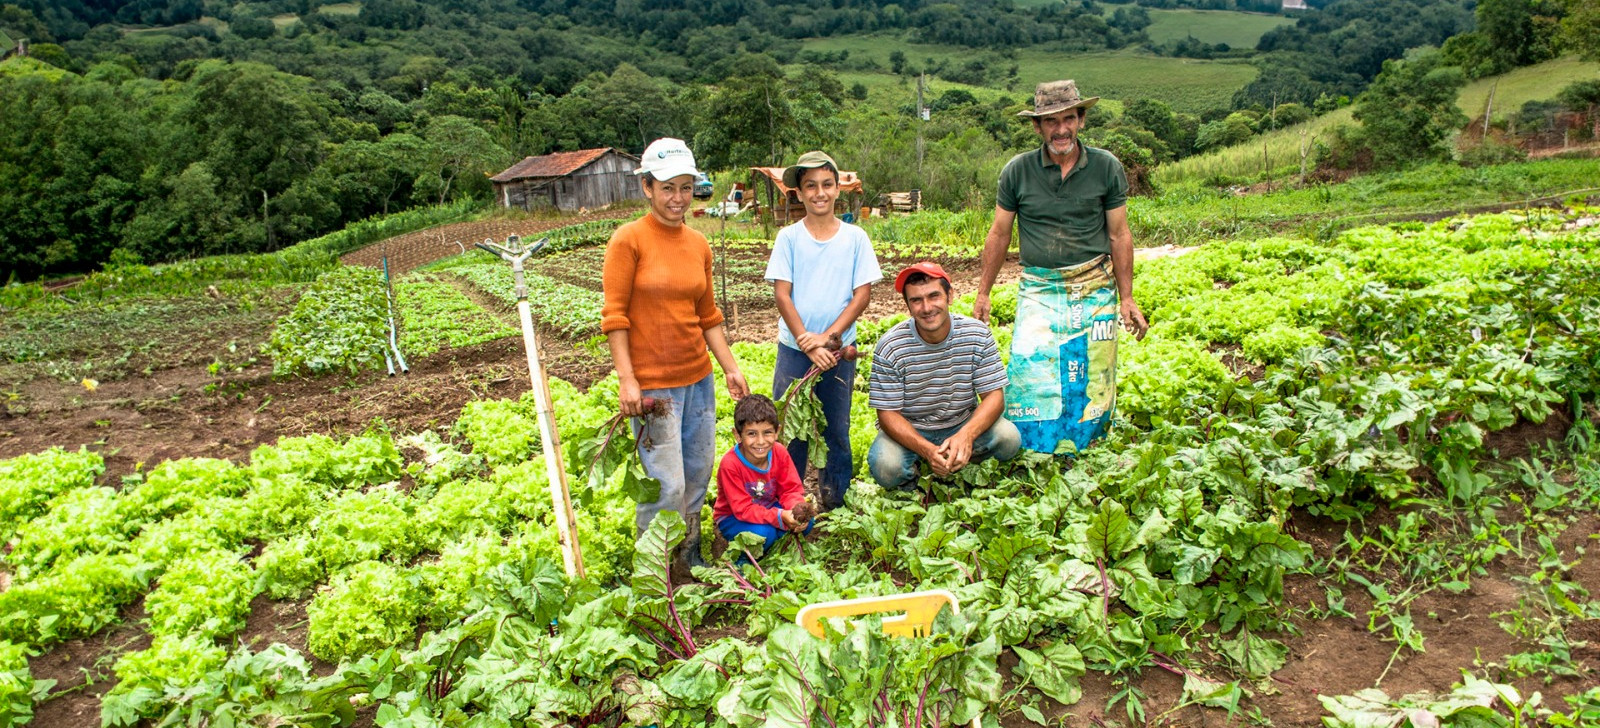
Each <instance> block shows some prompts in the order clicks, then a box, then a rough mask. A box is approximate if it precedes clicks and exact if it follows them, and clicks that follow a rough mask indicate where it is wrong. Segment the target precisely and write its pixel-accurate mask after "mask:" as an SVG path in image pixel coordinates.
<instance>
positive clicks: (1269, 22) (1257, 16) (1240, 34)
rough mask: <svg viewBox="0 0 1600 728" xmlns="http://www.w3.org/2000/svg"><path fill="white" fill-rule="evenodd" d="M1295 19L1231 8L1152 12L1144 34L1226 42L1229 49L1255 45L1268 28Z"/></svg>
mask: <svg viewBox="0 0 1600 728" xmlns="http://www.w3.org/2000/svg"><path fill="white" fill-rule="evenodd" d="M1293 22H1294V19H1293V18H1286V17H1283V16H1282V15H1266V14H1263V13H1241V12H1235V11H1231V10H1161V9H1154V10H1151V11H1150V27H1149V28H1146V29H1145V34H1146V35H1148V36H1150V40H1151V41H1152V42H1155V43H1166V42H1167V41H1173V40H1183V39H1184V38H1187V37H1190V36H1193V37H1194V39H1195V40H1198V41H1200V42H1202V43H1227V44H1228V47H1230V48H1254V47H1256V41H1258V40H1261V36H1262V35H1264V34H1265V33H1266V32H1267V31H1269V30H1272V29H1273V28H1276V27H1278V26H1282V25H1289V24H1291V23H1293Z"/></svg>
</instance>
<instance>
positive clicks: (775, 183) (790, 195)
mask: <svg viewBox="0 0 1600 728" xmlns="http://www.w3.org/2000/svg"><path fill="white" fill-rule="evenodd" d="M783 170H784V168H783V167H751V168H750V191H749V192H747V193H746V194H749V195H754V196H755V200H756V202H757V203H758V204H759V205H761V206H762V207H763V209H764V210H766V211H767V213H768V214H770V215H772V222H773V224H775V225H787V224H788V223H791V222H794V221H796V220H799V219H801V218H803V217H805V216H806V206H805V203H803V202H801V201H800V194H799V191H798V190H795V189H794V188H791V187H789V186H788V185H785V184H784V183H783ZM861 196H862V186H861V177H860V175H857V174H856V173H855V172H846V171H844V170H842V169H841V170H839V199H837V200H835V201H834V203H833V213H834V214H835V215H843V214H844V213H847V212H848V213H854V212H855V211H856V210H857V209H859V208H860V207H861Z"/></svg>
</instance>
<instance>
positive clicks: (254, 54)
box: [0, 0, 1600, 283]
mask: <svg viewBox="0 0 1600 728" xmlns="http://www.w3.org/2000/svg"><path fill="white" fill-rule="evenodd" d="M1163 1H1164V0H1163ZM1227 2H1228V3H1233V4H1231V5H1228V4H1226V3H1225V5H1226V6H1227V7H1234V8H1245V7H1247V6H1245V5H1241V4H1238V3H1237V2H1236V1H1235V0H1227ZM1464 2H1465V0H1336V1H1335V2H1332V3H1330V4H1328V5H1327V7H1325V8H1324V9H1322V10H1320V11H1314V12H1309V13H1307V14H1306V15H1305V16H1304V17H1301V18H1300V19H1298V21H1297V22H1296V23H1295V24H1294V25H1293V26H1286V27H1284V28H1282V29H1280V30H1278V31H1274V32H1272V33H1269V34H1267V36H1266V37H1264V38H1263V39H1262V42H1261V49H1260V52H1259V54H1258V59H1259V60H1258V61H1257V62H1258V63H1259V64H1260V65H1261V67H1262V69H1263V73H1262V75H1261V77H1260V78H1259V79H1258V80H1257V81H1256V82H1255V83H1253V84H1251V85H1250V86H1249V87H1247V88H1245V89H1244V90H1243V91H1241V92H1240V93H1239V94H1238V95H1237V96H1236V97H1235V98H1234V99H1233V100H1232V104H1231V105H1229V106H1227V107H1219V108H1217V109H1213V110H1210V111H1207V112H1204V113H1201V114H1187V113H1175V112H1174V111H1173V110H1172V109H1171V108H1169V107H1167V106H1166V105H1165V104H1162V103H1160V101H1159V100H1153V99H1139V100H1134V99H1129V100H1127V101H1129V102H1130V103H1128V104H1127V106H1126V112H1125V114H1124V115H1123V116H1122V117H1120V118H1111V117H1110V116H1109V115H1108V114H1106V113H1105V112H1103V111H1102V110H1099V109H1097V110H1096V115H1095V116H1094V117H1092V118H1091V129H1092V130H1093V131H1092V135H1091V136H1092V141H1093V143H1097V144H1101V145H1104V146H1107V147H1110V148H1112V149H1113V150H1115V151H1117V152H1118V153H1119V154H1121V155H1123V156H1124V158H1125V160H1127V161H1129V162H1130V163H1133V164H1139V165H1151V164H1156V163H1160V162H1163V161H1167V160H1171V159H1176V158H1179V157H1182V156H1185V155H1187V154H1191V153H1194V152H1196V151H1198V150H1203V149H1207V148H1212V147H1217V146H1225V145H1226V144H1228V143H1231V142H1233V141H1236V140H1237V138H1238V137H1239V136H1240V135H1243V136H1245V137H1248V135H1249V134H1252V133H1256V132H1259V131H1262V130H1264V129H1266V128H1269V127H1270V126H1272V125H1278V126H1282V125H1285V124H1286V123H1292V121H1294V120H1298V119H1303V118H1305V117H1306V116H1309V115H1310V114H1311V113H1312V112H1313V111H1321V110H1325V109H1326V108H1331V107H1332V106H1333V105H1336V103H1337V102H1336V101H1335V99H1336V98H1337V97H1339V96H1354V95H1355V94H1357V93H1359V92H1360V91H1361V90H1362V89H1363V88H1364V87H1365V86H1366V84H1368V83H1370V82H1371V80H1372V79H1373V78H1375V77H1376V76H1377V75H1378V74H1379V72H1380V71H1381V70H1382V69H1383V67H1384V66H1383V64H1384V61H1385V60H1388V59H1392V58H1397V57H1399V56H1400V55H1402V54H1403V53H1404V52H1405V51H1406V50H1407V49H1408V48H1411V47H1415V46H1427V45H1440V44H1443V45H1444V51H1443V53H1444V56H1445V58H1446V59H1447V61H1448V62H1450V63H1455V64H1457V65H1459V63H1458V62H1457V61H1454V60H1449V59H1453V58H1455V57H1456V56H1452V55H1451V54H1452V53H1454V54H1456V55H1460V54H1461V52H1462V49H1470V48H1474V47H1476V46H1471V45H1469V44H1470V43H1476V42H1478V41H1475V40H1471V39H1472V38H1473V37H1475V36H1476V35H1478V34H1481V35H1482V37H1484V38H1493V39H1499V40H1494V41H1489V42H1494V43H1500V42H1501V40H1503V39H1504V38H1506V37H1513V38H1518V39H1523V40H1521V41H1519V43H1520V45H1515V46H1513V50H1510V51H1507V53H1506V54H1505V57H1504V59H1502V60H1503V62H1505V63H1511V64H1517V63H1522V62H1525V61H1527V60H1529V59H1537V58H1543V57H1546V56H1548V54H1549V53H1553V52H1556V50H1558V49H1560V48H1563V47H1568V46H1574V45H1575V44H1578V43H1579V41H1575V40H1568V39H1569V38H1573V37H1576V36H1574V35H1573V33H1575V32H1579V31H1581V29H1582V28H1586V27H1593V26H1595V25H1596V24H1597V23H1600V21H1596V19H1595V17H1594V13H1593V12H1592V11H1590V10H1585V9H1584V7H1585V6H1583V4H1582V2H1581V1H1580V0H1482V1H1480V2H1479V3H1478V5H1477V7H1478V11H1477V16H1478V17H1477V18H1476V19H1475V18H1474V15H1473V13H1472V12H1470V11H1468V10H1466V7H1467V6H1466V5H1465V4H1464ZM1504 3H1509V4H1513V5H1515V4H1516V3H1521V5H1516V7H1513V8H1512V9H1511V10H1510V11H1509V12H1505V13H1502V15H1504V16H1506V17H1507V18H1510V19H1511V20H1509V21H1506V22H1499V21H1497V20H1494V19H1489V20H1488V22H1486V16H1485V13H1486V12H1487V11H1486V10H1485V8H1489V9H1491V10H1495V9H1497V8H1499V7H1500V5H1498V4H1504ZM1145 5H1149V6H1163V7H1165V6H1171V5H1175V6H1181V7H1211V6H1212V5H1213V3H1209V2H1198V3H1197V2H1193V1H1191V0H1172V2H1169V3H1166V4H1165V5H1163V4H1161V2H1149V1H1142V2H1140V3H1139V5H1129V4H1124V5H1120V6H1117V7H1115V8H1114V9H1113V12H1110V13H1107V12H1105V10H1106V8H1105V7H1103V6H1100V5H1098V4H1097V3H1095V2H1092V0H1071V1H1070V2H1066V3H1061V4H1050V5H1044V6H1039V7H1032V8H1017V7H1016V6H1014V5H1012V4H1011V3H1010V2H1007V1H1006V0H981V1H978V2H965V3H962V4H960V5H959V6H958V5H953V4H947V3H926V2H920V1H919V0H909V1H907V2H885V1H884V0H836V1H835V2H830V3H824V4H814V3H813V4H808V3H801V2H793V1H791V0H712V1H711V2H707V3H703V4H694V5H690V4H687V3H684V2H681V0H605V1H604V2H601V1H600V0H367V1H366V2H363V3H361V4H360V5H359V11H357V10H356V6H354V5H351V4H342V5H326V4H324V3H322V2H321V1H320V0H270V1H269V2H256V3H237V4H234V3H225V2H222V0H132V1H128V0H120V1H119V0H68V1H66V2H60V1H54V0H50V1H47V0H15V4H0V29H3V30H5V31H6V32H7V33H8V34H9V35H11V36H12V37H26V38H29V39H30V40H31V41H32V54H31V55H32V57H31V58H29V59H16V60H13V61H8V62H7V63H6V64H5V65H4V66H0V283H3V282H4V281H6V280H11V279H22V280H27V279H31V278H33V277H37V276H40V275H54V274H63V273H70V272H75V271H82V270H86V269H89V268H92V267H94V266H96V265H98V264H99V263H101V262H103V261H105V260H107V259H108V258H109V256H110V255H111V254H112V252H113V251H118V250H120V251H122V254H123V255H124V256H136V257H138V258H141V259H143V260H146V261H150V262H154V261H161V260H170V259H174V258H182V257H189V256H195V255H204V254H213V253H224V252H253V251H261V250H268V249H273V248H277V247H281V246H283V245H287V244H290V243H292V242H295V241H297V240H301V239H305V238H307V237H310V236H314V235H318V234H321V233H324V232H327V231H329V230H333V229H337V228H339V227H342V226H343V225H345V224H348V223H349V222H351V221H354V220H357V219H361V218H364V217H367V216H370V215H375V214H382V213H385V212H392V211H395V210H399V209H404V208H407V207H411V206H415V205H420V204H431V203H437V202H441V201H450V200H453V199H459V198H461V197H474V196H478V197H481V196H484V195H485V194H486V193H487V191H488V184H487V182H486V180H485V179H484V172H486V171H497V170H498V169H500V168H502V167H503V166H505V165H507V164H509V163H510V162H512V161H514V160H515V159H519V158H521V157H522V156H525V155H531V154H542V153H546V152H549V151H553V150H564V149H577V148H588V147H598V146H615V147H619V148H622V149H625V150H631V151H634V152H637V151H638V150H640V149H642V148H643V146H644V144H645V143H646V142H647V141H648V140H650V139H652V138H654V137H657V136H662V135H673V136H679V137H682V138H685V139H689V140H691V142H692V143H693V145H694V148H695V150H696V152H697V154H698V155H699V156H700V158H701V159H702V160H703V161H704V164H705V166H707V167H709V168H711V169H730V168H734V167H739V166H744V165H748V164H757V163H768V164H771V163H778V162H780V161H781V160H782V159H783V158H784V157H785V156H787V155H790V154H791V153H792V152H794V151H796V150H799V149H801V148H812V147H817V146H826V147H828V148H830V149H834V150H838V151H837V154H836V156H839V157H840V158H848V159H852V160H857V162H856V164H858V165H859V166H862V167H863V168H870V169H872V170H873V174H872V179H873V182H874V184H876V185H881V186H882V187H880V189H904V188H907V187H910V186H921V187H923V188H924V189H925V192H926V193H927V197H926V198H925V199H927V200H928V201H929V202H930V203H932V204H936V205H943V206H959V205H964V204H982V203H983V202H984V201H985V197H984V196H985V195H992V187H993V184H994V182H993V174H994V171H995V169H997V167H998V164H999V163H1001V162H1003V161H1004V159H1005V158H1006V157H1007V156H1008V155H1010V154H1012V153H1014V152H1015V151H1017V150H1020V149H1024V148H1026V147H1028V146H1029V145H1031V144H1032V143H1033V141H1034V140H1033V137H1032V134H1031V131H1030V130H1029V129H1028V127H1027V126H1026V125H1025V124H1020V123H1018V122H1017V120H1016V118H1015V116H1014V114H1015V111H1016V109H1017V108H1020V107H1021V105H1022V104H1024V103H1025V102H1026V100H1027V94H1026V90H1018V91H1016V92H1014V93H1012V94H1008V95H1005V96H1002V97H1000V98H998V99H996V100H993V101H984V102H980V101H979V100H978V99H977V98H975V97H973V96H972V95H971V94H969V93H967V92H965V91H960V90H952V91H949V92H946V93H944V94H942V95H941V96H939V97H936V98H934V99H932V100H931V102H932V105H933V107H934V108H935V109H936V110H937V111H938V113H937V114H936V115H935V120H934V121H933V122H931V123H928V124H924V125H922V128H921V130H920V131H921V133H922V136H923V138H924V140H925V143H926V145H927V149H926V151H927V153H926V154H925V160H926V161H925V164H924V166H923V168H922V169H921V170H920V171H919V170H918V169H917V163H916V153H915V149H916V140H917V135H918V128H917V125H916V124H914V123H913V122H912V119H913V110H912V109H911V108H910V105H909V104H908V105H906V106H905V107H903V108H881V107H879V106H874V105H871V104H867V103H864V102H863V100H864V99H865V98H866V96H867V93H866V89H865V88H863V87H860V86H859V85H857V86H854V87H851V88H846V87H845V86H844V84H841V83H840V82H839V81H838V79H837V77H836V76H835V75H834V74H833V73H832V72H830V71H829V70H828V68H829V67H833V68H853V69H856V70H861V69H860V66H861V64H862V63H863V62H864V61H863V60H862V59H853V60H852V59H850V58H849V57H848V54H847V53H843V52H840V53H835V54H805V55H802V54H801V53H800V43H799V40H798V39H799V38H802V37H811V36H818V35H837V34H847V33H853V32H858V31H869V30H896V29H902V30H904V31H905V32H906V33H907V36H908V37H909V38H911V39H913V40H925V41H936V42H940V43H947V44H955V45H965V46H971V47H978V48H985V49H989V50H990V51H991V52H992V53H993V54H994V56H993V60H994V62H992V63H985V62H981V61H980V62H969V63H964V64H949V65H946V64H945V63H944V62H943V61H941V60H939V59H927V60H926V61H923V60H918V61H911V60H909V59H907V58H906V57H905V54H903V53H902V54H895V56H891V66H892V67H890V68H882V69H877V70H881V71H883V72H885V73H896V74H905V75H909V74H912V73H914V72H917V71H929V72H932V73H935V74H937V75H941V76H943V77H945V78H947V79H950V80H957V81H963V82H968V83H975V84H978V85H1004V84H1002V83H1001V82H1002V81H1003V80H1004V79H1005V78H1007V77H1011V78H1014V75H1015V72H1016V71H1015V64H1014V63H1007V62H1006V61H1005V58H1004V53H1005V49H1007V48H1020V47H1027V46H1032V45H1036V44H1040V43H1048V44H1049V45H1050V47H1051V48H1060V49H1093V48H1101V49H1104V48H1119V47H1124V46H1128V45H1133V44H1137V43H1141V42H1143V41H1144V36H1143V27H1144V26H1145V25H1146V24H1148V14H1147V13H1145V12H1143V11H1142V10H1141V9H1140V6H1145ZM1547 6H1548V7H1547ZM1519 8H1522V9H1521V10H1519ZM1551 8H1553V9H1554V11H1556V12H1557V15H1556V16H1551V17H1554V20H1550V19H1549V18H1547V17H1546V16H1543V15H1538V14H1537V13H1540V12H1544V11H1545V10H1548V9H1551ZM1519 12H1520V13H1521V14H1520V15H1518V13H1519ZM1586 13H1587V14H1586ZM1519 18H1532V20H1526V21H1524V20H1519ZM1519 23H1520V24H1519ZM1585 23H1587V24H1588V25H1584V24H1585ZM139 26H152V27H139ZM1473 28H1478V30H1473ZM1530 28H1531V30H1530ZM1575 28H1576V29H1578V30H1574V29H1575ZM1466 31H1470V32H1466ZM1519 33H1520V35H1519ZM1452 36H1454V37H1452ZM1461 38H1468V40H1466V41H1462V40H1459V39H1461ZM1447 39H1449V40H1448V42H1447ZM1563 44H1565V45H1563ZM985 57H989V56H985ZM1497 62H1499V61H1497ZM796 63H798V65H793V66H789V69H790V70H787V71H786V70H785V65H786V64H796ZM1008 66H1009V68H1008ZM1482 68H1483V66H1476V67H1474V69H1471V70H1468V71H1467V73H1474V72H1478V71H1481V70H1482Z"/></svg>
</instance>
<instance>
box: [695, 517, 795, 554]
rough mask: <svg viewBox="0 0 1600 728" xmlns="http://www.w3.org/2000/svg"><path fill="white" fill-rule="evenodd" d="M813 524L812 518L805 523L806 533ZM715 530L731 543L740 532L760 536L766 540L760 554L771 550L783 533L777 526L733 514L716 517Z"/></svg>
mask: <svg viewBox="0 0 1600 728" xmlns="http://www.w3.org/2000/svg"><path fill="white" fill-rule="evenodd" d="M815 525H817V521H816V519H812V520H811V522H809V523H807V524H806V533H811V527H812V526H815ZM717 532H718V533H720V534H722V537H723V538H725V539H727V540H728V543H730V544H731V543H733V539H734V537H736V536H738V535H739V534H741V533H753V534H755V535H757V536H760V537H762V538H764V539H766V540H767V545H766V546H763V547H761V553H762V554H765V553H766V552H768V551H771V550H772V545H773V544H775V543H777V542H778V538H779V537H780V536H782V535H783V534H784V530H783V529H781V528H778V527H777V526H773V525H770V524H766V523H750V522H749V521H741V520H739V519H737V518H735V517H733V516H723V517H721V518H718V519H717ZM740 558H741V559H743V558H744V557H742V556H741V557H740Z"/></svg>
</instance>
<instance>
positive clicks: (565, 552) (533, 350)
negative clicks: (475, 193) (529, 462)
mask: <svg viewBox="0 0 1600 728" xmlns="http://www.w3.org/2000/svg"><path fill="white" fill-rule="evenodd" d="M546 242H548V238H541V239H540V240H539V241H538V242H535V243H534V244H533V245H531V246H529V247H527V248H523V247H522V238H521V237H519V236H516V235H512V236H510V237H508V238H506V242H505V245H500V244H498V243H496V242H495V241H494V240H492V239H490V240H484V241H483V242H481V243H478V247H479V248H482V249H484V250H486V251H488V252H490V253H493V254H494V255H496V256H499V257H500V259H502V260H505V261H506V262H508V263H510V264H511V274H512V276H513V277H514V279H515V283H516V287H515V289H514V290H515V291H516V295H517V318H518V319H520V320H521V321H522V346H523V348H524V349H526V350H527V352H528V375H529V377H531V378H532V380H533V398H534V401H535V402H536V403H537V405H538V408H539V411H538V415H539V439H540V440H541V441H542V442H543V443H544V465H545V471H546V473H547V474H548V475H549V478H550V499H551V500H552V501H554V505H555V513H556V534H557V537H558V538H559V539H560V542H561V559H562V561H563V562H565V564H566V567H567V576H569V577H575V578H579V579H581V578H583V549H582V547H580V546H579V544H578V527H577V519H576V518H575V517H574V515H573V512H572V491H571V490H569V489H568V488H567V468H566V466H565V465H564V464H563V463H562V461H561V440H560V439H559V438H558V436H557V434H556V420H555V412H554V410H552V408H551V406H550V385H549V382H548V381H547V380H546V379H545V374H544V365H543V364H541V363H540V362H539V338H538V336H537V335H536V334H535V333H534V329H533V312H532V311H531V310H530V309H529V308H528V284H527V282H526V281H525V280H524V279H523V269H522V264H523V262H524V261H526V260H527V259H528V258H529V257H530V256H532V255H533V254H534V253H535V252H538V250H539V249H540V248H543V247H544V244H545V243H546Z"/></svg>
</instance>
